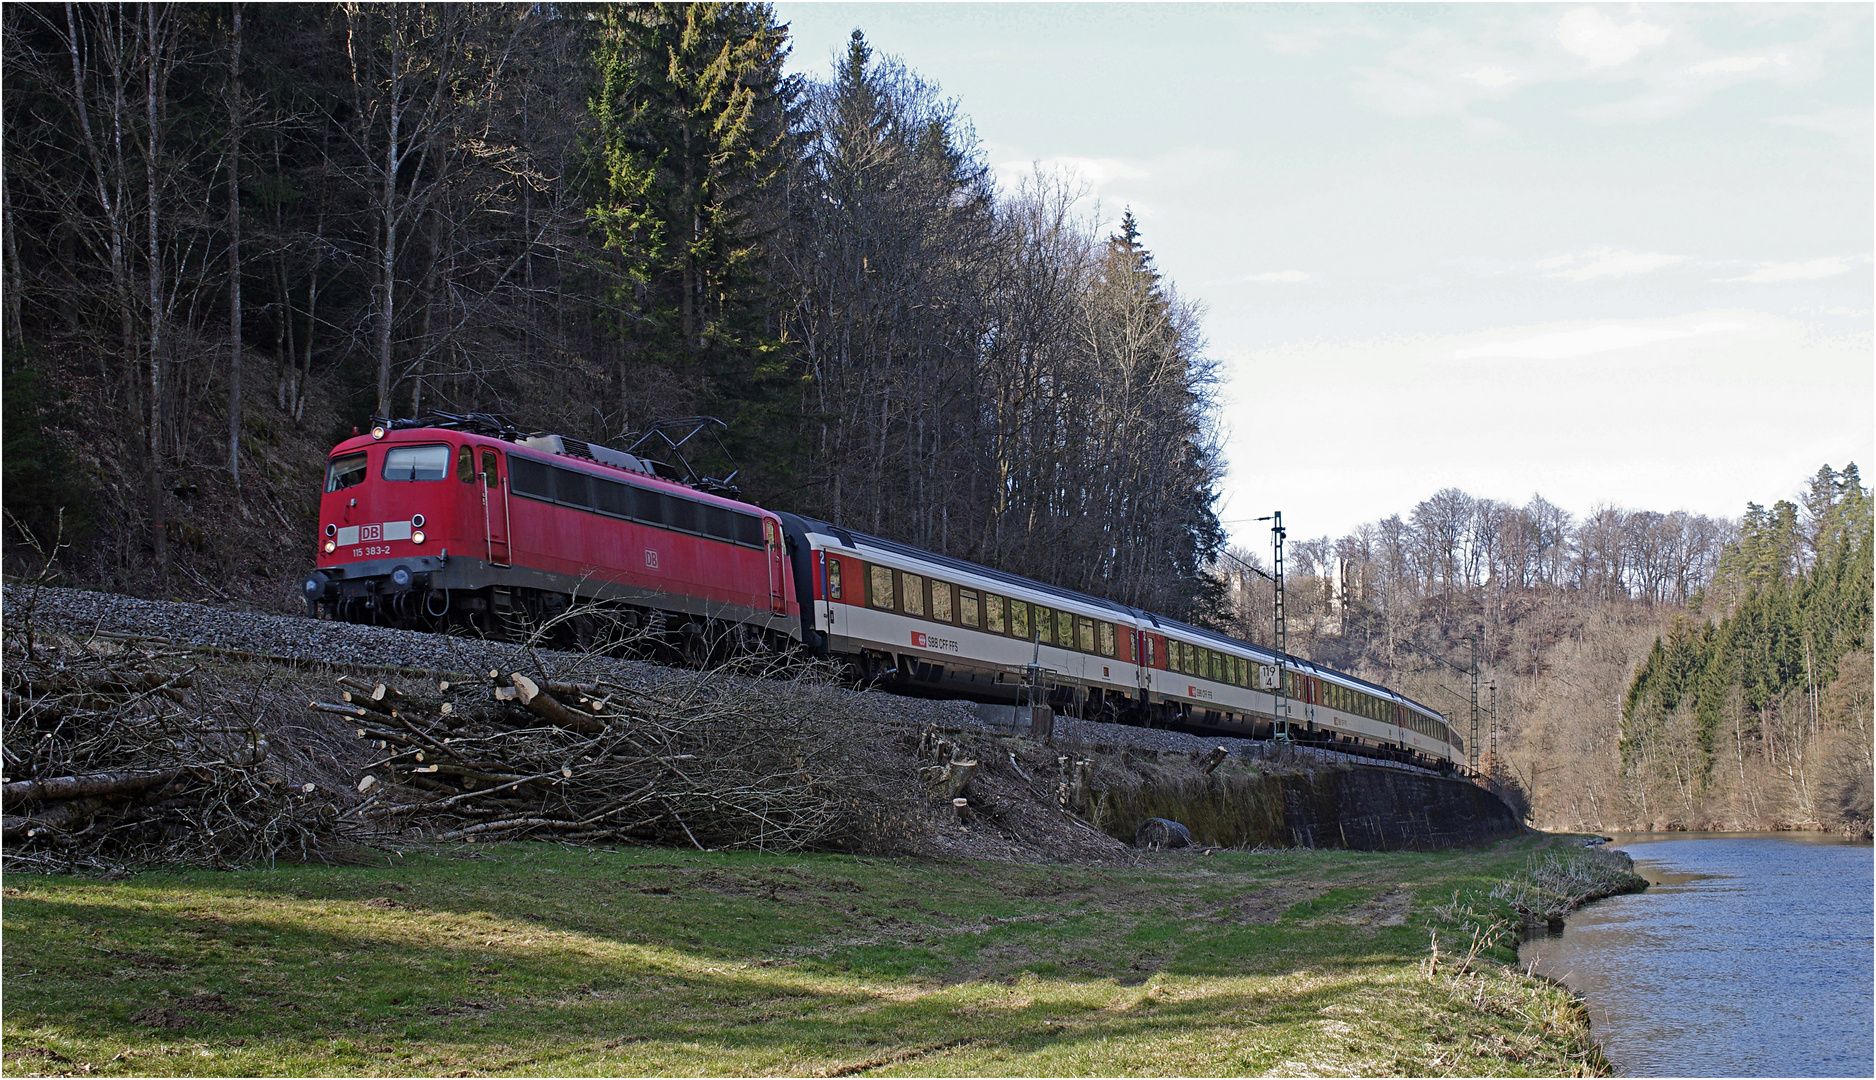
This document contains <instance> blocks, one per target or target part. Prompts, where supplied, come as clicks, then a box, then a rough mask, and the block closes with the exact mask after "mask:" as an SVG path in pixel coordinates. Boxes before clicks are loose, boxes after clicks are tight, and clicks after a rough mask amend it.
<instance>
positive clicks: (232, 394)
mask: <svg viewBox="0 0 1876 1080" xmlns="http://www.w3.org/2000/svg"><path fill="white" fill-rule="evenodd" d="M233 14H234V28H233V32H232V33H231V35H230V40H229V43H228V128H229V147H230V149H229V154H228V341H229V356H228V477H229V479H230V480H232V481H233V482H234V487H235V492H236V493H237V494H239V493H240V491H241V359H242V356H241V119H242V118H241V5H240V4H235V5H233ZM282 299H283V301H284V299H285V298H284V297H283V298H282ZM290 317H291V314H290V309H285V308H284V306H283V310H282V312H281V318H283V319H285V318H290Z"/></svg>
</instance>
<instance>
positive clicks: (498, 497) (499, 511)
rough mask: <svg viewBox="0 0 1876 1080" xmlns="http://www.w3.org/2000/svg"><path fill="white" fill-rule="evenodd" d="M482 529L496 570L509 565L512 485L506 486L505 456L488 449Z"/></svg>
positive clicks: (481, 484) (484, 462) (482, 482)
mask: <svg viewBox="0 0 1876 1080" xmlns="http://www.w3.org/2000/svg"><path fill="white" fill-rule="evenodd" d="M477 486H479V487H480V488H481V489H482V526H483V534H484V535H485V536H486V537H487V538H488V559H489V562H491V563H493V564H494V565H496V566H507V565H508V564H509V558H510V556H509V554H508V485H507V484H504V483H502V471H501V455H500V454H498V453H496V452H495V451H493V450H490V449H488V448H486V447H484V448H483V450H482V474H481V480H480V481H479V482H478V485H477Z"/></svg>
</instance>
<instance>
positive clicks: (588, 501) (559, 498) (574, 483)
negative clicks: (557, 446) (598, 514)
mask: <svg viewBox="0 0 1876 1080" xmlns="http://www.w3.org/2000/svg"><path fill="white" fill-rule="evenodd" d="M553 475H554V501H555V502H557V503H559V504H560V505H562V506H575V507H579V508H580V509H582V510H591V509H592V508H593V493H592V492H591V491H590V490H588V487H587V481H589V480H590V479H592V478H591V477H589V476H587V475H586V474H585V473H583V472H574V471H573V470H572V469H555V470H553Z"/></svg>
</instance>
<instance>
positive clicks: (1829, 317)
mask: <svg viewBox="0 0 1876 1080" xmlns="http://www.w3.org/2000/svg"><path fill="white" fill-rule="evenodd" d="M775 6H776V11H777V15H778V16H779V18H781V19H782V20H783V21H786V22H788V23H789V24H790V26H791V31H792V34H793V38H794V43H795V44H794V51H793V54H792V56H791V69H792V70H793V71H796V72H799V73H801V74H804V75H807V76H809V77H811V78H825V77H827V75H828V74H829V73H830V72H831V70H832V67H833V63H834V58H835V56H836V54H838V53H839V52H841V51H843V50H844V48H845V44H846V42H847V39H848V36H849V35H850V34H851V33H852V31H853V30H854V29H856V28H857V29H861V30H863V31H864V32H865V33H866V36H867V39H868V42H869V43H870V44H871V45H872V46H873V48H874V50H875V51H876V52H877V53H882V54H886V55H890V56H894V57H897V58H898V59H900V60H902V61H903V62H904V63H905V64H906V65H907V66H908V67H910V68H911V69H912V70H914V71H916V72H917V73H918V74H919V75H921V76H922V77H924V78H925V79H926V80H927V81H929V82H932V83H936V84H937V85H938V86H939V87H940V88H941V90H942V92H943V93H944V95H945V96H948V97H951V98H953V99H955V100H956V102H957V104H958V107H959V110H960V111H961V112H962V113H963V114H964V115H965V116H966V117H968V118H969V120H970V121H971V123H972V125H973V126H974V128H975V132H976V135H977V137H978V139H979V140H980V142H981V148H982V151H983V154H984V157H985V159H986V160H987V161H988V162H989V163H990V164H991V165H992V166H993V167H994V168H995V170H996V172H997V175H998V178H999V182H1000V183H1001V184H1003V185H1004V186H1005V187H1012V186H1014V185H1015V184H1016V183H1018V182H1019V181H1020V180H1021V179H1022V177H1024V176H1025V175H1027V174H1029V173H1030V171H1031V170H1032V169H1034V168H1037V167H1040V168H1043V169H1045V170H1052V171H1053V170H1070V171H1072V172H1074V173H1075V174H1076V175H1078V176H1079V177H1080V179H1081V180H1082V182H1083V183H1084V184H1085V185H1086V187H1087V189H1088V191H1089V198H1090V200H1091V202H1090V207H1091V208H1092V207H1094V206H1095V205H1096V204H1097V203H1098V210H1099V213H1100V214H1101V216H1102V218H1103V219H1104V220H1107V221H1110V222H1114V221H1118V219H1119V217H1120V214H1121V212H1122V210H1123V209H1126V208H1129V207H1130V208H1131V209H1132V210H1133V212H1134V215H1135V216H1136V218H1137V219H1138V221H1139V224H1140V229H1141V233H1142V237H1141V239H1142V242H1143V243H1144V244H1146V246H1147V247H1148V248H1149V249H1151V251H1152V252H1153V254H1154V256H1155V258H1156V260H1157V263H1158V265H1159V267H1160V269H1161V271H1162V272H1163V273H1164V274H1165V275H1166V277H1167V278H1168V279H1169V280H1170V281H1171V282H1172V283H1173V285H1174V286H1175V287H1176V288H1177V290H1178V292H1179V293H1180V295H1182V296H1183V297H1185V298H1187V299H1190V300H1194V301H1196V302H1198V303H1199V304H1200V305H1201V307H1202V309H1203V312H1204V315H1203V318H1202V326H1203V329H1204V333H1205V337H1206V341H1207V346H1206V355H1207V356H1208V357H1209V358H1210V359H1211V360H1213V361H1214V362H1216V364H1217V365H1218V370H1219V375H1220V383H1219V387H1218V390H1219V396H1220V400H1221V403H1222V408H1221V416H1220V419H1221V426H1222V431H1221V434H1222V436H1223V445H1224V451H1225V457H1226V460H1227V465H1228V472H1227V475H1226V477H1225V479H1224V482H1223V484H1222V485H1221V489H1220V491H1221V498H1220V500H1219V506H1218V509H1219V516H1220V517H1221V518H1222V519H1224V520H1225V521H1226V523H1227V530H1228V531H1229V532H1230V533H1231V534H1232V537H1233V540H1234V542H1236V543H1239V544H1242V545H1244V546H1246V547H1250V548H1252V549H1253V550H1261V549H1265V548H1267V545H1268V543H1269V539H1268V533H1267V532H1266V531H1264V530H1267V529H1268V525H1263V524H1258V523H1256V522H1255V521H1253V520H1250V519H1254V518H1256V517H1259V516H1262V515H1265V514H1268V513H1270V512H1271V511H1272V510H1281V511H1282V512H1283V515H1284V524H1285V525H1286V527H1287V528H1288V530H1289V533H1290V536H1291V538H1292V539H1302V538H1306V537H1315V536H1325V535H1326V536H1341V535H1343V534H1345V533H1347V532H1349V531H1350V530H1352V529H1354V528H1355V527H1357V526H1359V525H1360V524H1362V523H1364V522H1369V521H1374V520H1377V519H1380V518H1383V517H1386V516H1388V515H1390V514H1395V513H1399V514H1401V515H1402V516H1403V517H1405V516H1408V515H1409V514H1411V512H1412V510H1413V507H1414V505H1415V504H1416V503H1417V502H1419V501H1420V500H1422V499H1425V498H1426V497H1428V496H1429V495H1431V494H1433V493H1434V492H1435V491H1437V490H1439V489H1441V488H1445V487H1458V488H1461V489H1463V490H1465V491H1467V492H1469V493H1471V494H1473V495H1475V496H1489V497H1492V498H1496V499H1500V500H1504V501H1507V502H1512V503H1520V504H1521V503H1524V502H1526V501H1527V500H1529V499H1530V498H1531V496H1532V495H1533V494H1539V493H1541V494H1542V495H1543V496H1544V497H1545V498H1547V499H1549V500H1550V501H1551V502H1553V503H1556V504H1558V505H1560V506H1563V507H1564V508H1566V509H1568V510H1570V511H1572V512H1574V513H1576V514H1578V515H1583V514H1586V513H1588V512H1589V511H1591V510H1592V509H1594V508H1596V507H1598V506H1602V505H1613V506H1619V507H1624V508H1627V509H1632V510H1642V509H1647V510H1659V511H1670V510H1677V509H1684V510H1689V511H1694V512H1697V513H1705V514H1711V515H1714V516H1724V517H1737V516H1738V515H1739V514H1741V513H1742V512H1743V511H1744V509H1745V504H1746V502H1747V501H1748V500H1752V501H1758V502H1761V503H1768V502H1770V501H1772V500H1775V499H1779V498H1786V497H1791V496H1794V495H1795V494H1797V493H1798V491H1800V490H1801V488H1802V486H1803V482H1804V480H1805V479H1807V478H1808V477H1810V476H1811V475H1812V474H1813V473H1815V472H1816V470H1817V468H1818V467H1819V466H1820V465H1823V464H1826V463H1829V464H1831V465H1833V466H1838V467H1841V466H1842V465H1843V464H1845V463H1846V462H1849V461H1855V462H1856V463H1857V464H1858V465H1859V466H1860V467H1861V468H1862V469H1863V470H1864V471H1865V475H1866V477H1867V476H1868V475H1869V474H1870V470H1871V466H1872V464H1876V453H1872V448H1873V447H1876V363H1873V362H1872V315H1871V307H1872V289H1873V288H1876V282H1873V279H1872V267H1871V251H1872V230H1873V229H1876V213H1873V210H1872V207H1873V205H1876V169H1873V168H1872V129H1871V104H1872V100H1876V45H1873V42H1876V36H1873V35H1876V26H1873V23H1872V10H1873V9H1872V6H1871V5H1868V4H1855V5H1851V4H1844V5H1821V6H1803V5H1786V4H1767V5H1743V6H1719V5H1681V4H1676V5H1633V6H1631V5H1620V6H1617V5H1588V6H1586V5H1581V4H1563V5H1535V4H1533V5H1489V4H1461V5H1456V6H1447V5H1440V4H1405V5H1362V4H1321V5H1316V4H1299V5H1291V4H1256V5H1250V4H988V3H986V4H870V3H856V4H816V3H791V2H782V3H777V4H776V5H775Z"/></svg>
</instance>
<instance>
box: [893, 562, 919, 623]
mask: <svg viewBox="0 0 1876 1080" xmlns="http://www.w3.org/2000/svg"><path fill="white" fill-rule="evenodd" d="M899 597H900V600H901V601H902V602H903V603H904V605H905V606H904V607H902V608H900V610H901V611H904V612H905V613H906V614H907V615H917V616H919V617H920V618H924V616H925V579H924V578H922V577H920V576H918V575H917V574H908V573H906V572H905V571H903V570H901V571H900V572H899Z"/></svg>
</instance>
